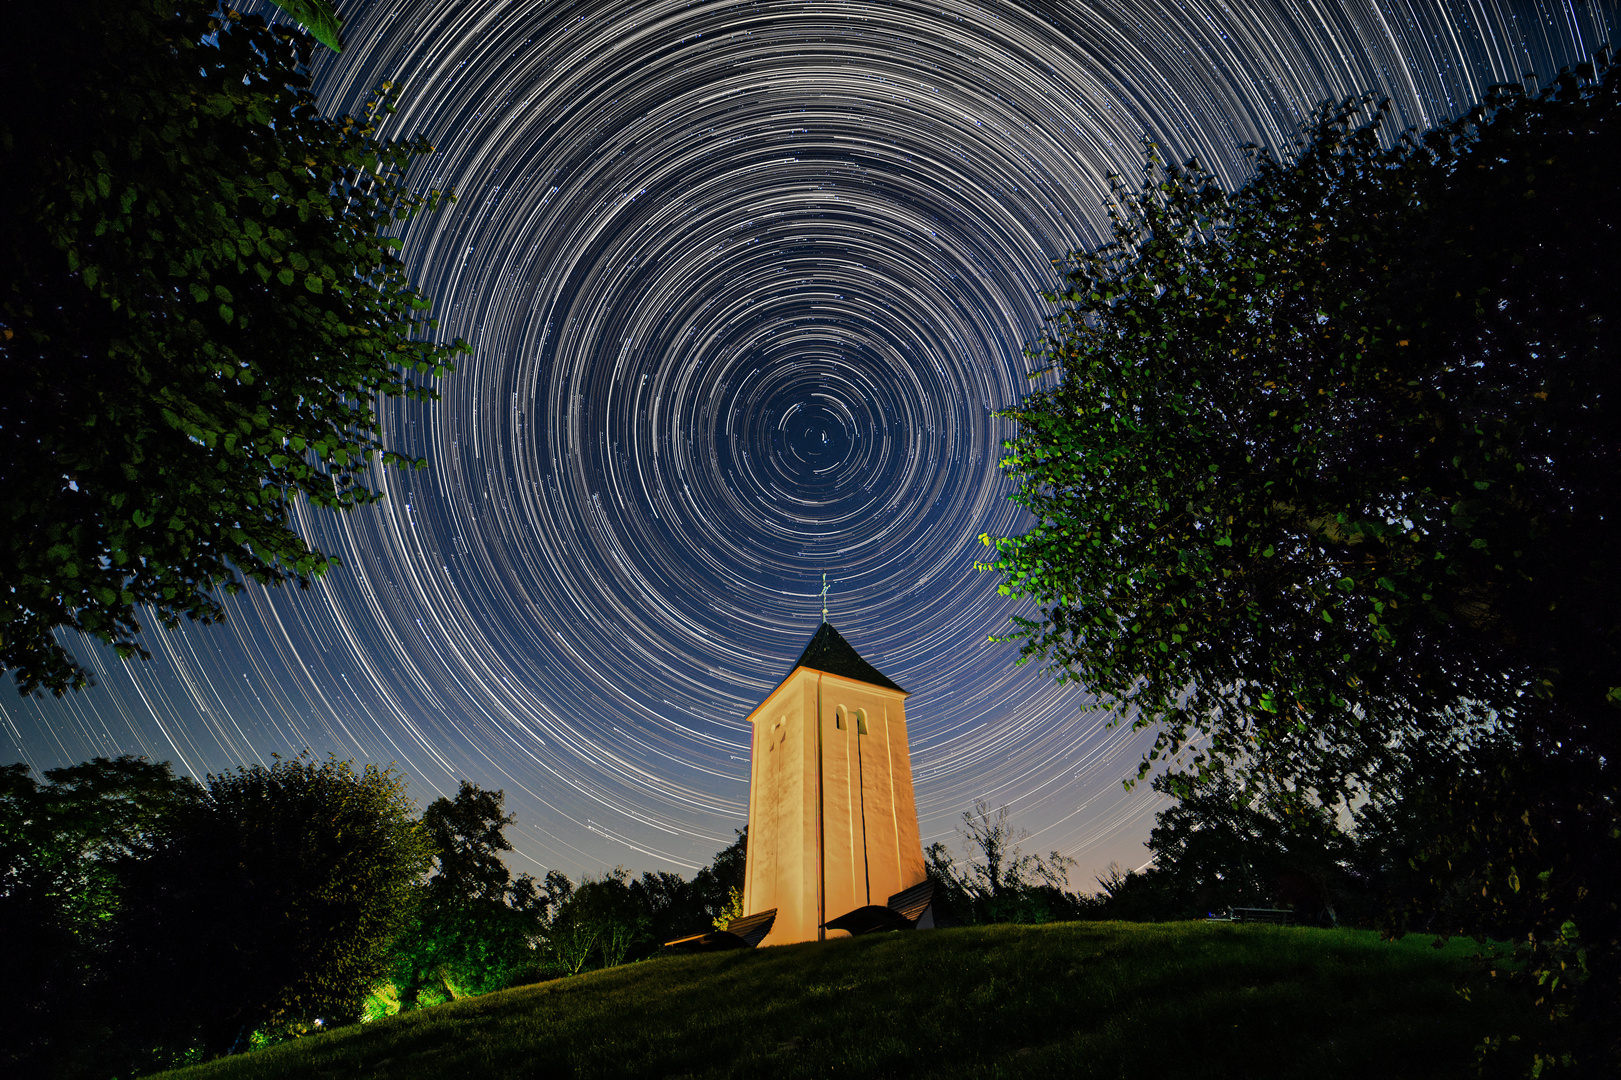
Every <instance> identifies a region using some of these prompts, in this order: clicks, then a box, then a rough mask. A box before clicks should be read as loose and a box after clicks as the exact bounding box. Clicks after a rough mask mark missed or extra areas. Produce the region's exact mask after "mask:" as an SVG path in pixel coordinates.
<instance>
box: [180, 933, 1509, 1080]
mask: <svg viewBox="0 0 1621 1080" xmlns="http://www.w3.org/2000/svg"><path fill="white" fill-rule="evenodd" d="M1473 949H1474V946H1473V944H1472V943H1470V942H1453V943H1452V944H1451V945H1450V946H1449V947H1447V948H1445V949H1441V950H1437V949H1435V948H1433V947H1432V945H1431V941H1430V939H1424V938H1408V939H1406V940H1404V941H1400V942H1395V943H1387V942H1382V941H1380V940H1379V938H1378V937H1377V936H1376V935H1374V934H1372V933H1367V932H1360V931H1345V930H1311V929H1299V928H1282V927H1271V926H1254V925H1249V926H1246V925H1235V924H1229V923H1163V924H1157V925H1146V924H1130V923H1059V924H1051V925H1046V926H989V927H971V928H963V929H955V930H938V931H934V932H931V933H912V934H881V935H873V936H869V937H862V938H852V939H847V940H842V941H833V942H828V943H826V944H823V945H816V944H803V945H791V946H786V947H782V948H772V949H758V950H750V951H738V952H730V953H720V954H711V955H707V956H694V957H680V958H665V959H657V960H650V961H647V962H645V963H641V964H634V965H629V966H626V967H620V968H614V969H611V970H607V971H600V972H595V973H592V974H588V975H581V976H577V977H575V978H572V979H563V980H559V981H556V982H549V983H542V984H539V985H536V986H528V987H520V988H518V989H515V990H508V991H506V992H504V993H499V994H491V995H488V996H486V997H480V998H472V999H468V1000H465V1001H460V1002H455V1003H452V1004H447V1005H441V1006H438V1007H436V1008H433V1009H426V1010H422V1011H419V1012H414V1013H408V1014H404V1015H401V1016H398V1017H394V1018H392V1019H390V1020H384V1021H378V1022H375V1023H371V1024H366V1025H360V1026H355V1027H351V1028H346V1029H342V1030H339V1031H334V1032H330V1033H327V1034H324V1035H318V1036H314V1037H311V1038H306V1039H301V1040H299V1041H297V1042H294V1043H286V1044H283V1045H281V1046H277V1047H273V1048H271V1049H269V1050H265V1051H261V1052H259V1053H256V1054H251V1055H246V1056H242V1057H237V1058H231V1059H225V1060H221V1061H216V1062H212V1063H210V1064H207V1065H199V1066H192V1067H189V1068H186V1069H182V1070H179V1071H176V1072H173V1073H167V1074H164V1075H165V1076H167V1077H172V1078H175V1080H179V1078H182V1077H183V1078H185V1080H204V1078H207V1080H250V1078H251V1080H270V1078H281V1077H309V1078H339V1077H362V1076H363V1077H368V1078H370V1077H376V1078H386V1080H412V1078H430V1077H431V1078H441V1077H451V1078H457V1080H462V1078H465V1080H485V1078H491V1080H499V1078H508V1077H510V1078H513V1080H545V1078H550V1077H591V1078H595V1077H626V1078H631V1077H634V1078H637V1080H645V1078H659V1077H668V1078H672V1080H682V1078H691V1080H698V1078H721V1077H773V1078H775V1077H813V1076H814V1077H840V1076H845V1077H918V1078H922V1077H929V1078H945V1077H963V1078H968V1077H976V1078H978V1077H983V1078H987V1080H988V1078H992V1077H996V1078H1004V1077H1006V1078H1012V1077H1042V1078H1047V1077H1054V1076H1063V1077H1133V1078H1137V1077H1142V1078H1151V1077H1160V1076H1166V1077H1176V1078H1178V1080H1185V1078H1192V1077H1211V1078H1215V1077H1234V1078H1238V1077H1243V1078H1246V1080H1250V1078H1261V1077H1280V1078H1282V1077H1291V1078H1294V1077H1304V1078H1308V1080H1330V1078H1334V1077H1346V1078H1353V1077H1354V1078H1356V1080H1367V1078H1368V1077H1370V1076H1377V1077H1380V1078H1388V1077H1396V1076H1405V1077H1425V1078H1433V1077H1465V1076H1473V1075H1474V1070H1473V1060H1474V1054H1473V1051H1472V1048H1473V1046H1474V1045H1475V1044H1476V1043H1477V1042H1479V1041H1480V1038H1481V1036H1482V1035H1484V1034H1486V1033H1488V1032H1504V1031H1515V1030H1520V1029H1522V1028H1523V1027H1524V1025H1525V1023H1526V1021H1525V1020H1524V1019H1523V1015H1524V1014H1523V1011H1520V1010H1516V1008H1515V1003H1514V1002H1513V1001H1512V1000H1510V999H1509V998H1508V997H1507V996H1506V995H1505V994H1503V993H1501V992H1495V991H1494V992H1492V993H1485V994H1483V993H1476V994H1475V995H1474V999H1473V1000H1472V1001H1466V1000H1464V999H1463V998H1461V997H1460V996H1459V995H1458V994H1457V993H1455V991H1454V984H1455V982H1456V981H1457V980H1458V979H1460V978H1461V977H1462V976H1464V975H1465V974H1466V973H1467V972H1468V971H1469V962H1468V956H1469V955H1470V953H1471V952H1472V951H1473Z"/></svg>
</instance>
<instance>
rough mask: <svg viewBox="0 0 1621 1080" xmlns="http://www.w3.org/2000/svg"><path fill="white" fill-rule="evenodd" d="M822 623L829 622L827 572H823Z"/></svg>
mask: <svg viewBox="0 0 1621 1080" xmlns="http://www.w3.org/2000/svg"><path fill="white" fill-rule="evenodd" d="M822 621H823V622H827V571H826V570H824V571H822Z"/></svg>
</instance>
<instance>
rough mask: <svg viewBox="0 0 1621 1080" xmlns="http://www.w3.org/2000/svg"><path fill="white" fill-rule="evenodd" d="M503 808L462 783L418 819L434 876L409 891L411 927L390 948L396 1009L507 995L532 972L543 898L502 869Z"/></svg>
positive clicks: (495, 798)
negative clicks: (500, 992) (430, 852)
mask: <svg viewBox="0 0 1621 1080" xmlns="http://www.w3.org/2000/svg"><path fill="white" fill-rule="evenodd" d="M504 802H505V795H504V793H503V792H500V791H486V790H484V789H483V788H480V787H478V786H477V785H476V784H470V783H468V782H467V781H465V780H464V781H462V783H461V786H460V788H459V789H458V791H457V793H456V797H455V798H454V799H446V798H439V799H435V800H434V801H433V802H432V803H430V804H429V805H428V808H427V809H426V810H425V811H423V814H422V830H423V834H424V836H425V838H426V839H427V841H428V843H429V844H430V845H432V849H433V853H434V862H435V867H434V872H433V875H432V876H431V877H429V878H428V879H427V881H426V882H424V883H422V884H421V885H419V886H417V888H416V889H415V890H414V891H413V907H412V917H411V921H410V923H409V925H408V926H407V928H406V930H405V932H404V933H403V934H401V936H400V938H399V939H398V940H397V941H396V942H395V944H394V949H393V953H394V960H393V969H392V972H391V978H392V990H393V992H394V994H395V995H396V1000H395V1003H394V1007H395V1008H396V1009H398V1008H406V1009H410V1008H419V1007H423V1006H427V1005H435V1004H438V1003H439V1002H441V1001H447V1000H453V999H455V998H459V997H466V996H468V995H470V994H484V993H488V992H490V991H491V990H500V989H504V988H505V987H507V986H510V985H511V984H512V982H513V980H514V979H515V978H517V977H519V976H520V975H523V974H526V973H528V972H530V971H532V970H533V969H534V968H535V967H536V963H537V956H536V953H535V944H536V943H537V942H538V940H539V939H540V936H541V932H542V928H543V926H544V925H545V919H546V912H547V907H548V898H549V897H548V894H547V893H545V892H543V891H542V890H541V889H540V888H537V886H536V883H535V881H534V879H532V878H531V877H529V875H527V874H524V875H520V876H519V877H518V878H516V879H514V878H513V877H512V872H511V871H510V870H508V869H507V866H506V864H505V863H504V862H502V861H501V853H502V852H503V851H511V850H512V845H511V844H510V843H509V842H508V841H507V839H506V837H505V836H504V835H503V832H504V830H505V828H506V826H508V825H510V824H512V822H513V820H514V819H513V818H512V817H511V816H510V815H507V814H504V813H503V812H502V806H503V804H504ZM554 887H555V886H554ZM378 1007H382V1008H386V1002H385V1004H384V1005H381V1006H378Z"/></svg>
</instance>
